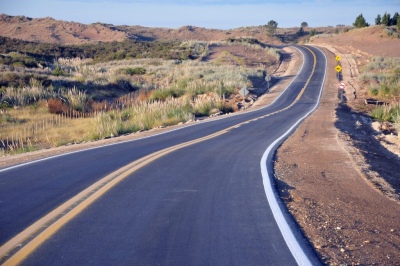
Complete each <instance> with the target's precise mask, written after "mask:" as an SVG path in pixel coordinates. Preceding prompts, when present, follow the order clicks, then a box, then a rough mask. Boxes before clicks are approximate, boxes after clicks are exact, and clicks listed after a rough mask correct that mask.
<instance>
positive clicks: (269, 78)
mask: <svg viewBox="0 0 400 266" xmlns="http://www.w3.org/2000/svg"><path fill="white" fill-rule="evenodd" d="M265 81H266V82H267V88H268V90H269V82H270V81H271V76H270V75H266V76H265Z"/></svg>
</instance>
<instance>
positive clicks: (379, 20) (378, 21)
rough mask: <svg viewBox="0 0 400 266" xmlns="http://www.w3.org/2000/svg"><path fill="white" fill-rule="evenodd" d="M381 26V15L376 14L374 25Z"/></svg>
mask: <svg viewBox="0 0 400 266" xmlns="http://www.w3.org/2000/svg"><path fill="white" fill-rule="evenodd" d="M381 24H382V18H381V15H379V14H378V16H377V17H376V19H375V25H381Z"/></svg>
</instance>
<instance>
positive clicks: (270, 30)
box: [266, 20, 278, 36]
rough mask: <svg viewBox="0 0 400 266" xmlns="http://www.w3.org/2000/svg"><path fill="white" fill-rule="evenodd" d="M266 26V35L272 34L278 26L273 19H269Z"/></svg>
mask: <svg viewBox="0 0 400 266" xmlns="http://www.w3.org/2000/svg"><path fill="white" fill-rule="evenodd" d="M266 27H267V34H268V36H274V35H275V31H276V28H277V27H278V22H276V21H275V20H270V21H268V24H267V26H266Z"/></svg>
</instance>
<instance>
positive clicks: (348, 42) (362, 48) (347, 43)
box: [311, 26, 400, 57]
mask: <svg viewBox="0 0 400 266" xmlns="http://www.w3.org/2000/svg"><path fill="white" fill-rule="evenodd" d="M398 35H399V33H397V32H396V31H395V29H394V28H386V27H384V26H371V27H366V28H361V29H352V30H349V31H347V32H344V33H340V34H319V35H316V36H314V37H312V38H311V44H315V45H321V44H322V45H333V46H335V47H340V48H341V49H343V50H345V52H347V53H349V54H350V53H352V54H359V53H365V55H366V56H383V57H400V49H399V47H400V39H399V38H398Z"/></svg>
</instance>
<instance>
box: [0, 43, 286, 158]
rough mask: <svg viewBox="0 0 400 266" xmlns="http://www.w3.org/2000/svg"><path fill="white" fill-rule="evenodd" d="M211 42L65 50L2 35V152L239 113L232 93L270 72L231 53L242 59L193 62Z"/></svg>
mask: <svg viewBox="0 0 400 266" xmlns="http://www.w3.org/2000/svg"><path fill="white" fill-rule="evenodd" d="M227 43H230V45H245V46H251V47H253V46H254V47H258V48H259V49H263V51H265V52H266V53H270V54H271V55H272V54H273V55H274V56H275V57H276V60H274V59H271V62H266V63H269V64H271V65H272V64H276V63H277V62H278V59H279V58H280V54H279V51H278V50H276V49H274V48H271V47H263V46H262V45H261V44H260V43H259V42H258V40H255V39H251V38H244V39H241V40H231V41H229V42H225V45H226V44H227ZM13 44H15V46H13ZM164 44H165V45H166V46H165V47H164V46H163V45H164ZM208 45H209V44H208V43H205V42H184V43H178V42H169V43H158V42H144V43H140V42H132V41H127V42H123V43H112V44H105V43H99V44H97V45H82V46H65V47H62V46H57V45H52V44H36V46H34V45H32V43H28V42H22V41H17V40H12V39H7V38H1V39H0V50H2V51H3V54H2V55H1V57H0V59H1V60H2V61H1V67H2V71H1V72H0V127H1V131H0V152H1V153H2V154H4V153H20V152H26V151H31V150H35V149H41V148H45V147H54V146H59V145H65V144H68V143H80V142H83V141H92V140H97V139H102V138H105V137H111V136H118V135H121V134H127V133H132V132H137V131H141V130H149V129H152V128H156V127H164V126H168V125H173V124H177V123H181V122H182V123H185V122H187V121H191V120H194V118H195V116H209V115H211V114H215V113H228V112H233V111H235V110H237V104H236V102H235V98H234V97H232V95H233V94H235V93H237V91H238V90H239V89H240V88H242V87H243V86H248V87H249V86H252V80H254V79H263V75H264V69H262V68H260V67H255V68H248V67H246V65H245V64H244V62H243V59H242V58H239V57H237V58H236V57H235V56H233V55H231V54H229V53H225V54H224V56H226V57H227V58H229V60H227V61H230V60H236V63H237V64H231V62H225V61H221V62H216V63H206V62H201V61H200V60H193V59H196V58H198V57H201V56H202V55H204V54H207V49H208ZM125 46H126V47H125ZM121 47H122V48H121ZM123 47H125V48H123ZM46 49H48V52H47V51H46ZM15 51H18V52H15ZM133 53H135V54H136V55H135V58H133ZM64 56H65V57H64ZM138 57H146V58H138ZM272 58H273V57H272ZM16 63H17V64H16ZM16 65H17V66H16ZM17 67H18V69H17Z"/></svg>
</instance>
